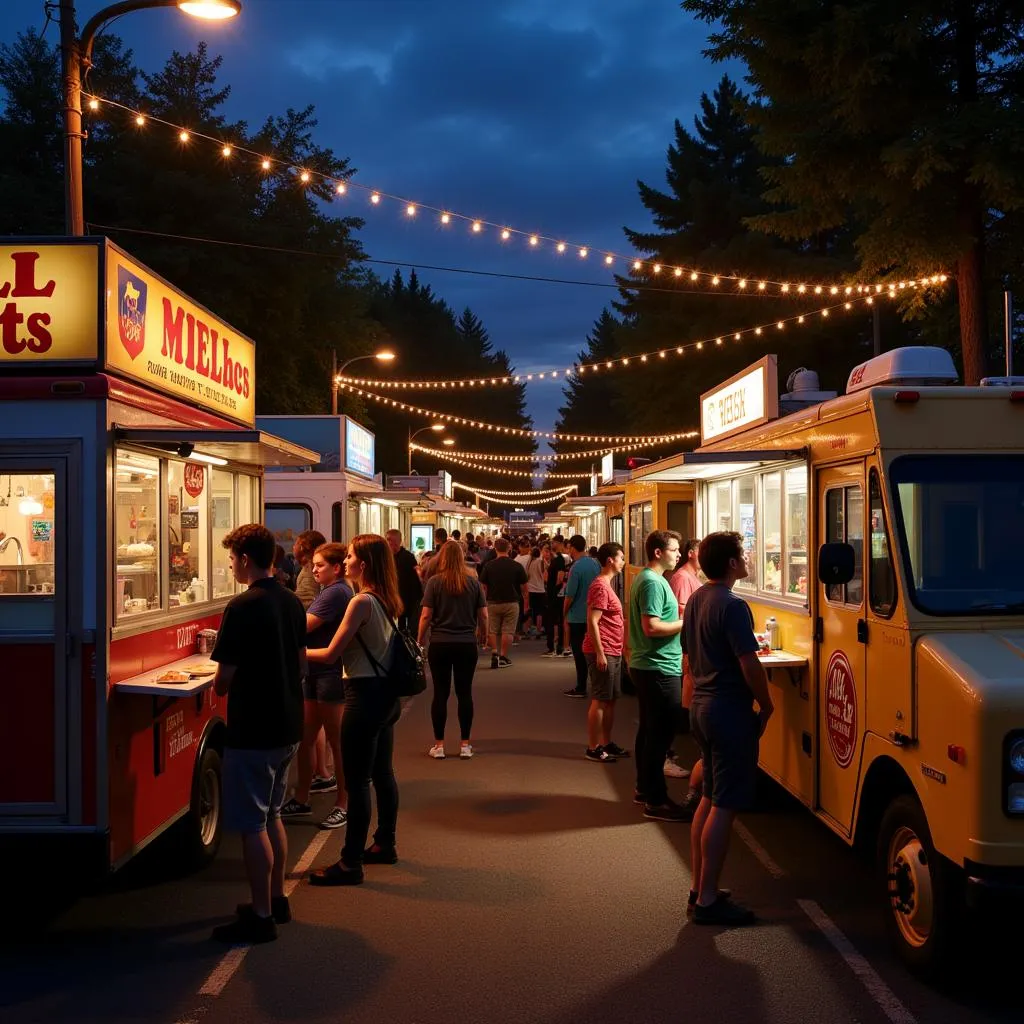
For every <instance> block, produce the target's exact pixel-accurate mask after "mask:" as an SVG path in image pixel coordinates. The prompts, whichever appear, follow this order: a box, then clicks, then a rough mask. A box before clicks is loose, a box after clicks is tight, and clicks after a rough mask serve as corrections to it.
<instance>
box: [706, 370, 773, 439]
mask: <svg viewBox="0 0 1024 1024" xmlns="http://www.w3.org/2000/svg"><path fill="white" fill-rule="evenodd" d="M778 415H779V370H778V360H777V357H776V356H765V357H764V358H763V359H761V360H759V361H758V362H756V363H754V365H753V366H748V367H747V368H746V369H745V370H741V371H740V372H739V373H737V374H736V376H734V377H730V378H729V380H727V381H726V382H725V383H724V384H720V385H719V386H718V387H717V388H715V389H714V390H712V391H706V392H705V393H704V394H703V395H701V397H700V435H701V443H703V444H707V443H708V442H709V441H716V440H719V439H721V438H724V437H729V436H731V435H732V434H736V433H738V432H739V431H741V430H747V429H748V428H750V427H756V426H757V425H759V424H761V423H766V422H767V421H768V420H772V419H775V418H776V417H777V416H778Z"/></svg>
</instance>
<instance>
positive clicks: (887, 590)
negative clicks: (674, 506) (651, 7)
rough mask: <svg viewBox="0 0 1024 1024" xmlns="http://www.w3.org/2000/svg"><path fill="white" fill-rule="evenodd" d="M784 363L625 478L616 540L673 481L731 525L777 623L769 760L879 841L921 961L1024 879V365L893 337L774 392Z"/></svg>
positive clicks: (941, 953)
mask: <svg viewBox="0 0 1024 1024" xmlns="http://www.w3.org/2000/svg"><path fill="white" fill-rule="evenodd" d="M776 375H777V371H776V361H775V357H774V356H768V357H766V358H765V359H763V360H761V361H760V362H758V363H756V364H754V365H753V366H751V367H749V368H748V369H746V370H744V371H742V372H741V373H739V374H737V375H736V376H735V377H733V378H731V379H730V380H729V381H726V382H725V383H724V384H722V385H721V386H719V387H717V388H715V389H713V390H712V391H710V392H708V393H707V394H705V395H703V396H702V400H701V432H702V444H701V446H700V447H699V448H698V449H696V450H695V451H693V452H685V453H682V454H679V455H676V456H673V457H671V458H667V459H663V460H661V461H659V462H656V463H652V464H651V465H648V466H645V467H643V468H641V469H639V470H637V471H635V472H634V474H633V477H634V479H633V481H632V482H631V483H630V484H629V485H627V488H626V503H627V508H628V515H629V517H630V524H631V530H630V538H631V539H630V543H631V545H633V544H635V543H637V542H639V538H640V534H642V533H643V531H644V530H646V529H647V528H648V527H655V528H657V527H664V526H671V525H672V523H671V517H670V515H669V509H670V504H669V502H670V501H672V500H679V501H685V500H688V499H687V498H686V497H685V493H686V492H685V491H684V489H685V488H689V489H691V490H690V492H689V493H693V494H694V495H695V500H696V514H697V524H698V526H697V532H698V535H704V534H706V533H709V532H711V531H715V530H730V531H735V532H738V533H739V534H740V535H741V537H742V541H743V547H744V549H745V551H746V554H747V562H748V566H749V570H750V575H749V577H748V579H746V580H743V581H741V582H738V583H737V584H736V588H735V592H736V593H737V594H740V595H742V596H743V597H744V598H745V599H746V600H747V602H748V603H749V605H750V607H751V610H752V611H753V614H754V619H755V627H756V629H757V630H758V632H762V631H763V633H764V634H765V635H766V636H767V634H768V633H769V629H768V627H769V625H770V624H769V622H768V620H769V618H774V620H775V623H776V624H777V630H772V632H775V633H776V635H777V637H778V641H777V643H776V645H775V647H776V649H766V650H764V652H763V660H764V663H765V668H766V670H767V672H768V676H769V684H770V690H771V695H772V698H773V701H774V703H775V709H776V713H775V715H774V716H773V717H772V719H771V720H770V721H769V723H768V728H767V730H766V732H765V734H764V736H763V737H762V740H761V748H760V765H761V768H762V769H763V770H764V771H765V772H767V773H768V774H769V775H770V776H771V777H772V778H774V779H775V780H777V781H778V782H779V783H781V784H782V785H783V786H784V787H785V788H786V789H787V790H789V792H790V793H792V794H793V795H794V796H795V797H796V798H797V799H799V800H800V801H801V802H802V803H803V804H805V805H806V806H807V807H808V808H809V809H810V810H811V811H812V812H813V813H814V814H815V815H816V816H817V817H818V818H819V819H820V820H821V821H823V822H824V823H825V824H826V825H827V826H828V827H829V828H831V829H832V830H833V831H834V832H835V833H836V834H837V835H839V836H840V837H841V838H842V839H843V840H845V841H846V842H847V843H850V844H854V843H857V844H859V845H862V846H863V847H865V848H867V849H869V850H872V851H874V854H875V856H876V858H877V864H878V875H877V878H878V901H879V904H880V906H882V907H884V911H885V917H886V921H887V927H888V929H889V932H890V934H891V936H892V938H893V940H894V942H895V944H896V946H897V947H898V949H899V951H900V953H901V954H902V955H903V957H904V958H905V960H906V961H907V962H908V963H910V964H911V965H913V966H916V967H919V968H924V969H934V968H936V967H938V966H939V965H941V964H942V963H944V962H946V960H947V958H948V957H949V955H950V954H951V953H952V952H953V950H954V949H955V944H956V943H955V940H956V939H957V938H958V936H959V934H960V933H961V932H960V929H959V928H958V924H959V922H960V921H961V918H962V912H963V911H964V909H965V908H967V907H971V908H977V907H980V906H984V905H989V904H990V905H992V906H994V907H996V908H998V909H1000V910H1004V909H1005V908H1007V907H1008V906H1009V898H1010V897H1015V898H1019V897H1021V896H1022V895H1024V546H1022V545H1021V544H1020V542H1019V538H1020V536H1021V535H1022V532H1024V380H1022V379H1020V378H1016V379H1013V378H1010V379H1008V378H999V379H995V378H994V379H991V380H988V381H985V382H983V384H982V386H977V387H957V386H955V382H956V379H957V375H956V370H955V367H954V365H953V361H952V359H951V358H950V356H949V354H948V353H947V352H946V351H944V350H942V349H935V348H924V347H919V348H907V349H897V350H894V351H892V352H888V353H886V354H884V355H881V356H877V357H875V358H873V359H870V360H868V361H867V362H865V363H862V364H861V365H860V366H857V367H856V368H855V369H854V370H853V372H852V373H851V374H850V377H849V381H848V383H847V388H846V394H845V395H843V396H841V397H831V396H828V395H824V394H821V393H820V392H815V391H814V390H813V385H812V388H811V392H810V393H809V394H808V393H807V392H803V393H800V392H798V391H794V392H792V393H791V394H789V395H787V396H783V403H782V404H783V408H782V409H781V410H780V404H779V395H778V385H777V380H776ZM787 408H788V409H790V410H792V411H789V412H788V414H786V415H782V416H780V415H779V412H780V411H782V412H786V410H787ZM676 493H678V498H673V497H668V496H667V495H670V494H676ZM648 503H649V504H650V509H651V511H650V513H648V512H647V511H646V507H647V505H648ZM638 506H639V507H640V510H641V511H640V512H638ZM635 515H639V516H640V521H641V523H642V525H640V526H639V527H638V529H637V536H636V538H634V536H633V525H634V517H635ZM648 515H650V519H649V520H648V519H647V518H646V517H647V516H648ZM681 532H682V531H681ZM631 560H632V559H631ZM772 625H774V624H772ZM770 646H771V645H770V644H767V643H766V644H765V647H766V648H770Z"/></svg>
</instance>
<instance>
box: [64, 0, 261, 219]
mask: <svg viewBox="0 0 1024 1024" xmlns="http://www.w3.org/2000/svg"><path fill="white" fill-rule="evenodd" d="M58 7H59V11H60V14H59V18H60V52H61V78H62V87H63V93H64V217H65V224H66V227H67V233H68V234H69V235H76V236H77V235H84V234H85V208H84V204H83V201H82V140H83V139H84V138H85V133H84V132H83V131H82V69H83V68H85V69H86V70H88V68H89V67H90V66H91V65H92V46H93V43H94V42H95V41H96V36H97V34H98V33H99V31H100V29H101V28H103V26H104V25H105V24H106V23H107V22H108V21H113V19H114V18H119V17H121V15H122V14H129V13H130V12H132V11H142V10H146V9H147V8H149V7H177V8H178V9H179V10H180V11H182V12H184V13H185V14H190V15H192V17H194V18H205V19H206V20H208V21H216V20H223V19H224V18H232V17H234V16H235V15H236V14H238V13H239V11H241V9H242V4H241V0H122V2H121V3H117V4H111V5H110V6H109V7H104V8H103V10H101V11H99V12H98V13H96V14H94V15H93V16H92V17H91V18H90V19H89V20H88V21H87V22H86V25H85V28H84V29H83V30H82V35H81V37H78V36H77V35H76V26H75V3H74V0H59V4H58Z"/></svg>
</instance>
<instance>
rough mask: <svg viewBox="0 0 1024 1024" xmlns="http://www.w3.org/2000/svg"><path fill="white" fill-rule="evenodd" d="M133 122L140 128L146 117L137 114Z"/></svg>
mask: <svg viewBox="0 0 1024 1024" xmlns="http://www.w3.org/2000/svg"><path fill="white" fill-rule="evenodd" d="M135 123H136V124H137V125H138V126H139V127H140V128H141V127H142V126H143V125H144V124H145V123H146V119H145V118H144V117H143V116H142V115H141V114H138V115H136V118H135Z"/></svg>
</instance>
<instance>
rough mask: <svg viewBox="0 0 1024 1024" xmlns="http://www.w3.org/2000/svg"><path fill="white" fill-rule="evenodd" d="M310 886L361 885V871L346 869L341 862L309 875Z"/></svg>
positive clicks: (358, 869)
mask: <svg viewBox="0 0 1024 1024" xmlns="http://www.w3.org/2000/svg"><path fill="white" fill-rule="evenodd" d="M309 884H310V885H362V884H363V869H362V868H346V867H344V866H343V865H342V863H341V861H338V862H337V863H336V864H329V865H328V866H327V867H325V868H322V869H321V870H320V871H311V872H310V873H309Z"/></svg>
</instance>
